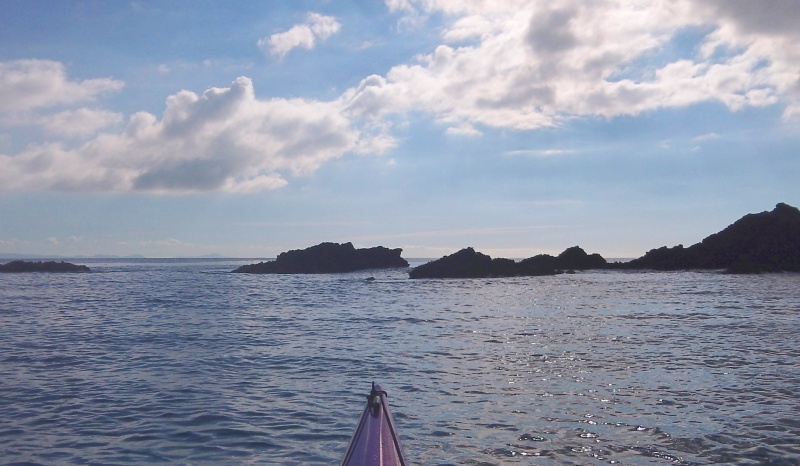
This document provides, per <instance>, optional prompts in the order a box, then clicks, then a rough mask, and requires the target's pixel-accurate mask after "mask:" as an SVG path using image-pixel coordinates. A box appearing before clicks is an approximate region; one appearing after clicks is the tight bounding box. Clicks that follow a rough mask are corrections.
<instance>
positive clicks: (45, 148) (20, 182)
mask: <svg viewBox="0 0 800 466" xmlns="http://www.w3.org/2000/svg"><path fill="white" fill-rule="evenodd" d="M340 105H341V104H340V103H339V102H319V101H313V100H304V99H279V98H274V99H269V100H260V99H257V98H256V97H255V94H254V90H253V83H252V81H251V80H250V79H249V78H245V77H241V78H238V79H236V80H235V81H234V82H233V84H232V85H231V86H230V87H227V88H211V89H209V90H207V91H206V92H205V93H203V94H202V95H197V94H195V93H193V92H190V91H181V92H178V93H176V94H174V95H172V96H170V97H169V98H168V99H167V103H166V109H165V111H164V114H163V117H162V118H161V119H160V120H159V119H158V118H157V117H156V116H154V115H152V114H150V113H147V112H139V113H136V114H134V115H132V116H131V117H130V118H129V120H128V122H127V125H126V126H125V128H124V131H121V132H120V133H108V132H106V133H101V134H99V135H97V136H96V137H94V138H93V139H91V140H89V141H87V142H85V143H84V144H82V145H80V146H79V147H76V148H68V147H66V146H65V145H64V144H63V143H58V142H53V143H47V144H42V145H38V146H30V147H28V148H27V149H26V150H25V151H24V152H22V153H19V154H13V155H0V186H3V187H5V188H7V189H20V190H26V189H27V190H30V189H36V190H40V189H49V190H64V191H87V190H91V191H143V192H156V193H173V192H177V193H182V192H201V191H223V190H224V191H232V192H253V191H262V190H269V189H276V188H279V187H281V186H284V185H286V184H287V180H286V177H287V176H302V175H306V174H309V173H312V172H313V171H314V170H316V169H317V168H319V167H320V166H321V165H322V164H323V163H326V162H328V161H330V160H332V159H335V158H338V157H341V156H342V155H344V154H346V153H348V152H359V151H362V152H371V153H375V152H380V151H385V150H387V149H388V148H390V147H391V146H392V140H391V138H390V137H389V136H387V134H386V130H385V129H381V128H382V127H381V125H380V124H378V123H375V124H372V125H370V124H367V125H364V127H363V128H359V127H357V125H356V124H354V123H353V121H351V120H350V119H348V118H347V117H346V116H345V115H343V112H342V111H341V107H340ZM376 128H377V129H376Z"/></svg>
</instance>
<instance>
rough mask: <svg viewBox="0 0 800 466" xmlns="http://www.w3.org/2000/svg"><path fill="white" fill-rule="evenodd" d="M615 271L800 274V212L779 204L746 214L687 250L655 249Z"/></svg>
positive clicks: (619, 266)
mask: <svg viewBox="0 0 800 466" xmlns="http://www.w3.org/2000/svg"><path fill="white" fill-rule="evenodd" d="M615 268H625V269H654V270H685V269H726V271H728V272H730V273H759V272H778V271H793V272H800V210H798V209H797V208H796V207H792V206H790V205H787V204H784V203H780V204H778V205H777V206H775V209H774V210H772V211H771V212H761V213H759V214H749V215H745V216H744V217H742V218H741V219H739V220H737V221H736V222H735V223H733V224H732V225H730V226H728V227H727V228H725V229H724V230H722V231H720V232H719V233H715V234H713V235H711V236H709V237H707V238H706V239H704V240H703V241H702V242H700V243H697V244H695V245H692V246H690V247H688V248H684V247H683V245H678V246H675V247H673V248H667V247H666V246H664V247H661V248H659V249H653V250H651V251H649V252H647V254H645V255H644V256H642V257H640V258H638V259H634V260H632V261H630V262H627V263H624V264H615Z"/></svg>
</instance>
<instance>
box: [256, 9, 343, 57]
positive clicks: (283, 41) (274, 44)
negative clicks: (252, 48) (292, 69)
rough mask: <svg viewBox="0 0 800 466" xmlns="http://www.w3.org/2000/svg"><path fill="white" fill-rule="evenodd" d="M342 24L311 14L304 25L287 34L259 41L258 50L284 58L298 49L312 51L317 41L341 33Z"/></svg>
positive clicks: (329, 18)
mask: <svg viewBox="0 0 800 466" xmlns="http://www.w3.org/2000/svg"><path fill="white" fill-rule="evenodd" d="M340 28H341V24H339V22H338V21H337V20H336V18H334V17H332V16H325V15H321V14H319V13H309V14H308V19H307V21H306V22H305V23H303V24H297V25H295V26H293V27H292V28H291V29H289V30H288V31H285V32H280V33H277V34H273V35H271V36H269V37H265V38H262V39H259V40H258V43H257V45H258V48H260V49H261V50H263V51H264V52H268V53H269V54H270V55H278V56H280V57H283V56H284V55H286V54H287V53H289V52H290V51H292V50H293V49H295V48H297V47H303V48H305V49H307V50H311V49H313V48H314V46H315V45H316V44H317V41H324V40H327V39H328V38H329V37H330V36H332V35H333V34H336V33H337V32H339V29H340Z"/></svg>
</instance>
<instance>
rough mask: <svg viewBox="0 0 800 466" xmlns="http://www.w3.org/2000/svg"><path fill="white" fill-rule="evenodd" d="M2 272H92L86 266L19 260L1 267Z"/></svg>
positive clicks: (62, 262)
mask: <svg viewBox="0 0 800 466" xmlns="http://www.w3.org/2000/svg"><path fill="white" fill-rule="evenodd" d="M0 272H5V273H22V272H49V273H87V272H91V269H89V267H87V266H85V265H75V264H71V263H69V262H64V261H61V262H55V261H48V262H28V261H21V260H19V261H11V262H9V263H7V264H3V265H0Z"/></svg>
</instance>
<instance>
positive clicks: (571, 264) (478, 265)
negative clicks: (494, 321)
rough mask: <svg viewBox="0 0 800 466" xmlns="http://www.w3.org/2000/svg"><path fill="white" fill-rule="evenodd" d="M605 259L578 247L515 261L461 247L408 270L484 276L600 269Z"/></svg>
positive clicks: (412, 273) (435, 275) (423, 273)
mask: <svg viewBox="0 0 800 466" xmlns="http://www.w3.org/2000/svg"><path fill="white" fill-rule="evenodd" d="M606 264H607V262H606V260H605V259H603V258H602V257H601V256H600V255H599V254H592V255H588V254H586V252H585V251H584V250H583V249H581V248H580V247H578V246H574V247H571V248H569V249H567V250H565V251H564V252H562V253H561V254H559V255H558V256H557V257H553V256H551V255H548V254H540V255H538V256H534V257H530V258H528V259H523V260H521V261H519V262H516V261H514V260H511V259H503V258H498V259H492V258H491V257H489V256H487V255H485V254H481V253H479V252H476V251H475V250H474V249H473V248H465V249H462V250H460V251H458V252H456V253H454V254H451V255H449V256H445V257H443V258H441V259H438V260H435V261H432V262H428V263H427V264H423V265H420V266H419V267H416V268H414V269H413V270H411V271H410V272H409V277H411V278H484V277H519V276H538V275H556V274H558V273H562V272H564V271H565V270H587V269H600V268H604V267H605V266H606Z"/></svg>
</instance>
